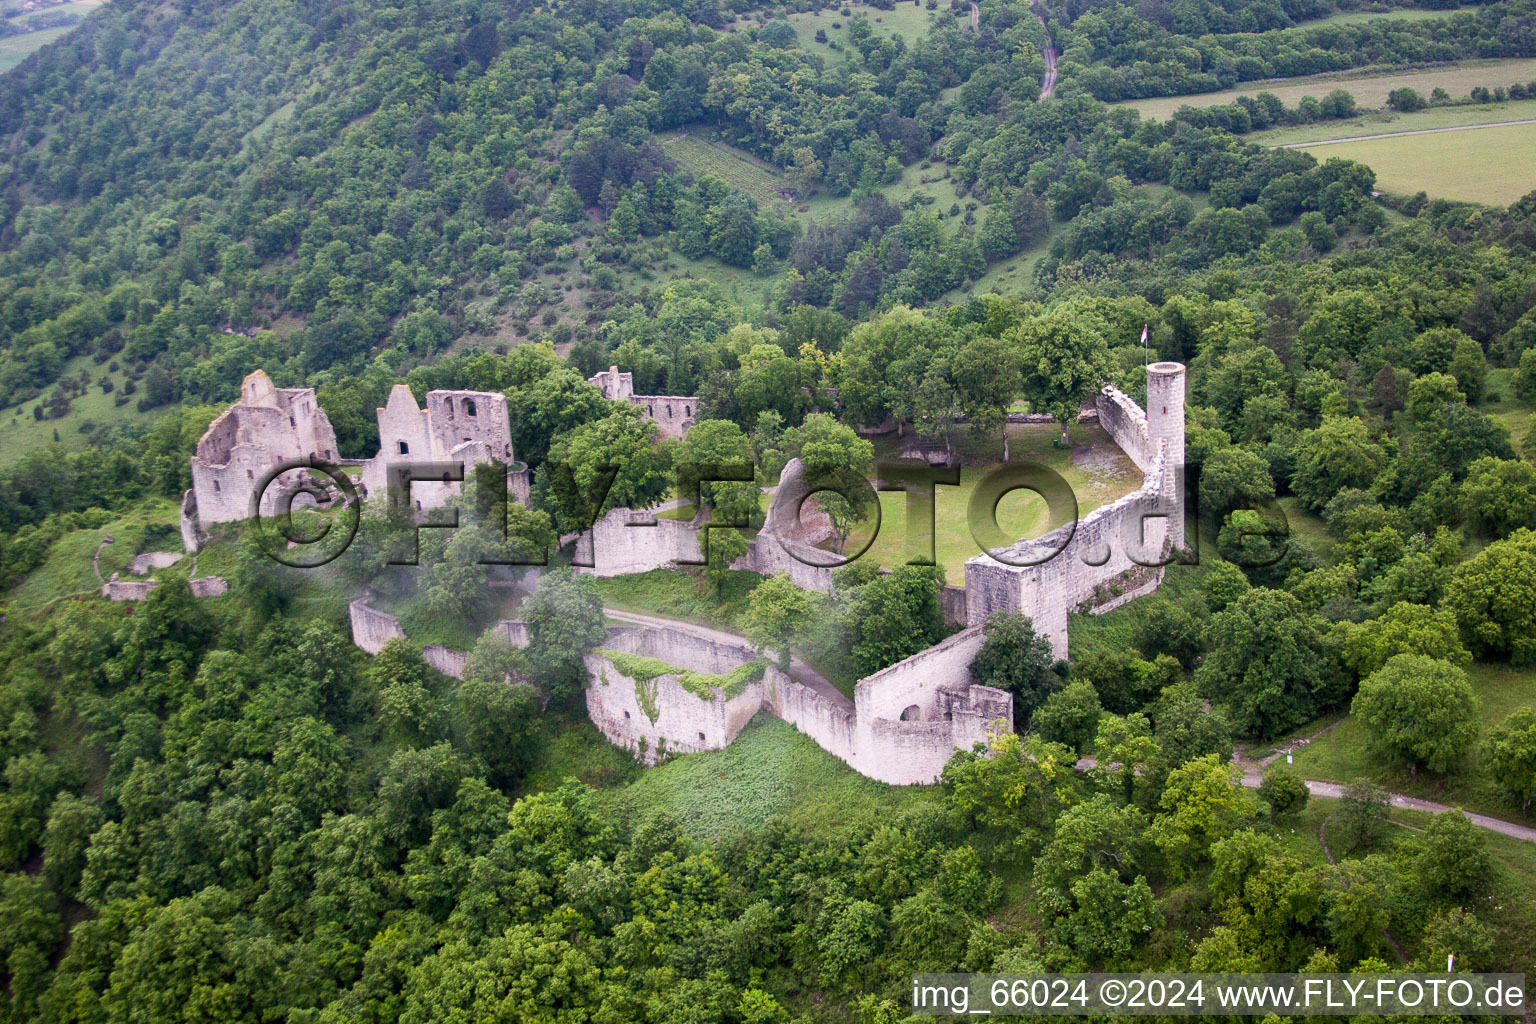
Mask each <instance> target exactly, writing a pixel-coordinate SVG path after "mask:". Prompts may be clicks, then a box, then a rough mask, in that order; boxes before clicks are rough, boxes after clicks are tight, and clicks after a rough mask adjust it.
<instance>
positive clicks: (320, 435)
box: [182, 370, 529, 549]
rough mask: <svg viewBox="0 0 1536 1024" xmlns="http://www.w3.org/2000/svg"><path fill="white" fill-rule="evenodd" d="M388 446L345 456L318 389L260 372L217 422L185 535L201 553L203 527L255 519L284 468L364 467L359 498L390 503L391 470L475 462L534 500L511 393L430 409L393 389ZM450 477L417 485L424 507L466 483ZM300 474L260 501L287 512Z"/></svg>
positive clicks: (383, 426)
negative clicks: (516, 444) (493, 466)
mask: <svg viewBox="0 0 1536 1024" xmlns="http://www.w3.org/2000/svg"><path fill="white" fill-rule="evenodd" d="M377 414H378V422H379V440H380V447H379V451H378V453H377V454H375V455H374V456H373V457H372V458H369V459H348V458H343V457H341V455H340V453H339V452H338V451H337V449H336V433H335V431H334V430H332V429H331V421H330V419H329V417H327V416H326V414H325V410H324V409H321V408H320V405H319V402H318V401H316V398H315V391H314V389H313V388H277V387H273V385H272V381H271V379H270V378H269V377H268V376H267V375H266V374H265V373H264V372H262V371H261V370H256V371H255V372H253V373H251V374H250V375H249V376H247V377H246V378H245V380H244V382H242V383H241V385H240V399H239V401H237V402H236V403H235V404H234V405H232V406H230V407H229V408H228V409H226V410H225V411H224V412H223V413H221V414H220V415H219V417H218V418H217V419H215V420H214V421H213V423H212V424H210V425H209V427H208V430H207V431H206V432H205V433H204V434H203V436H202V438H201V439H200V440H199V441H198V443H197V453H196V454H195V455H194V456H193V457H192V489H191V490H190V491H189V492H188V493H187V495H186V496H184V497H183V500H182V538H183V540H184V542H185V543H186V545H187V547H188V548H189V549H195V548H196V546H197V542H198V541H197V539H198V536H199V533H200V529H201V527H203V526H206V525H207V524H209V523H230V522H237V521H239V520H243V519H249V518H250V517H251V513H252V502H253V501H255V500H256V497H257V494H258V492H259V491H260V489H261V488H262V487H263V486H264V485H265V484H266V482H267V478H268V477H269V475H270V474H271V472H272V470H273V469H275V468H276V467H278V466H281V465H284V464H289V463H294V462H298V461H302V460H313V461H317V462H323V463H329V464H331V465H334V466H341V467H355V468H357V469H358V470H360V477H361V479H360V483H359V487H358V491H359V495H358V496H359V497H360V498H362V499H364V500H369V499H382V498H383V497H384V496H385V494H386V489H387V487H388V485H389V483H390V469H391V468H392V467H399V466H402V465H403V464H406V463H410V464H411V465H412V466H413V467H414V468H415V470H416V472H417V473H420V472H421V467H422V466H423V464H428V463H440V464H448V465H452V464H460V465H462V467H463V468H462V473H463V475H466V476H467V475H468V474H469V473H470V472H471V471H472V469H473V467H474V466H476V465H480V464H484V463H490V462H497V463H501V464H503V465H505V466H507V468H508V474H507V486H508V490H509V491H511V493H512V494H513V496H514V497H516V498H517V499H518V500H520V501H523V502H525V503H526V502H527V500H528V486H529V473H528V468H527V467H526V466H524V465H523V464H522V463H520V462H518V461H517V459H516V453H515V452H513V450H512V426H511V422H510V421H509V419H508V417H507V399H506V396H505V395H502V394H498V393H496V392H494V391H429V392H428V393H427V407H426V408H425V409H422V408H421V407H419V406H418V405H417V404H416V399H415V397H414V396H412V394H411V389H410V388H408V387H407V386H405V385H404V384H397V385H395V387H394V389H393V390H391V391H390V394H389V400H388V402H387V403H386V404H385V406H384V408H382V409H379V410H378V411H377ZM448 475H449V479H448V480H447V481H444V480H442V479H437V478H433V479H427V480H420V481H413V482H412V483H411V501H412V504H413V505H414V506H415V508H416V509H418V510H420V509H430V508H436V507H438V506H441V505H442V504H443V503H444V502H445V501H447V500H448V498H449V496H450V495H453V494H457V493H458V492H459V489H460V486H461V485H460V484H459V483H458V482H457V481H456V480H455V479H454V478H455V477H457V476H459V475H460V474H459V472H456V471H449V473H448ZM298 480H299V474H298V473H297V472H289V473H283V474H281V475H280V476H279V477H278V478H277V486H275V487H271V488H268V489H267V490H266V492H265V493H263V494H262V495H261V501H262V512H263V514H266V515H271V514H273V513H274V512H275V511H277V510H278V508H279V505H278V502H279V495H281V494H282V488H283V485H284V484H287V485H289V486H293V485H294V484H296V483H297V482H298Z"/></svg>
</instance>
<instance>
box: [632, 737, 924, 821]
mask: <svg viewBox="0 0 1536 1024" xmlns="http://www.w3.org/2000/svg"><path fill="white" fill-rule="evenodd" d="M612 799H613V800H614V801H615V802H617V803H618V804H620V805H621V806H622V807H624V808H625V809H626V810H629V811H630V812H631V813H633V814H634V815H636V816H637V817H644V816H645V815H647V814H651V813H655V812H657V811H666V812H669V813H671V814H674V815H676V816H677V817H678V818H679V819H680V820H681V821H682V822H683V827H684V828H685V829H686V830H687V832H688V834H689V835H692V836H696V837H700V838H712V837H715V836H721V835H726V834H728V833H730V832H733V831H739V830H742V829H749V828H753V827H755V826H758V825H761V824H763V823H764V822H766V821H767V820H768V819H770V818H772V817H774V816H776V815H785V816H787V817H788V818H790V819H791V820H792V821H796V822H803V823H805V824H808V825H813V826H828V827H830V826H842V825H846V824H847V823H848V822H850V821H853V820H857V819H860V818H886V817H889V816H890V815H891V814H892V813H893V812H896V811H899V810H901V809H903V808H905V807H911V806H915V805H919V804H924V803H937V802H938V801H940V800H941V799H942V794H941V792H940V790H939V789H938V787H935V786H905V787H897V786H888V785H886V784H885V783H883V782H876V781H874V780H873V779H867V778H865V777H864V776H862V775H860V774H859V773H858V772H856V771H854V770H853V769H852V768H849V767H848V766H847V765H846V764H844V763H843V762H842V761H839V760H838V759H837V758H835V757H833V756H832V755H831V754H829V753H827V752H826V751H825V750H822V749H821V747H819V746H817V745H816V741H815V740H813V739H811V738H810V737H809V736H806V735H805V734H803V733H801V732H800V731H798V730H797V729H795V727H794V726H792V725H790V724H788V723H787V722H782V721H780V720H779V719H777V718H774V717H772V716H771V715H768V714H759V715H758V716H757V717H755V718H754V719H753V720H752V722H751V723H750V724H749V725H748V726H747V727H746V729H744V730H742V733H741V735H739V736H737V737H736V740H735V742H733V743H732V744H731V745H730V746H729V747H726V748H725V749H724V750H716V751H710V752H708V753H703V754H686V755H684V756H682V757H679V758H677V759H676V760H673V761H670V762H668V763H667V764H664V765H661V766H660V767H657V768H653V769H651V770H650V771H647V772H645V773H643V774H642V775H641V776H640V777H639V778H638V779H636V780H635V781H634V782H632V783H630V784H629V785H628V786H626V787H625V788H624V789H623V790H620V791H619V792H617V793H615V794H613V795H612Z"/></svg>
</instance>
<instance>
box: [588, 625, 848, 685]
mask: <svg viewBox="0 0 1536 1024" xmlns="http://www.w3.org/2000/svg"><path fill="white" fill-rule="evenodd" d="M603 614H604V615H606V616H608V618H610V619H612V620H614V621H615V622H623V623H628V624H630V625H634V626H655V627H657V628H661V629H675V630H678V631H679V632H683V633H692V634H693V635H694V636H698V637H702V638H704V639H705V640H709V641H712V642H715V643H728V644H746V645H747V646H749V647H750V646H751V642H750V641H749V640H747V639H746V638H745V637H743V636H739V635H737V634H735V633H727V632H726V631H725V630H723V629H711V628H710V627H708V626H701V625H699V624H698V623H696V622H684V621H682V620H681V619H665V618H662V617H661V616H660V615H642V614H640V613H639V612H624V611H619V610H618V609H617V608H606V609H604V610H603ZM789 676H790V678H791V679H793V680H795V682H797V683H800V684H802V685H804V686H808V687H810V688H811V689H813V690H815V691H816V692H817V693H820V694H821V695H822V696H824V697H826V698H827V699H828V700H830V701H832V702H833V703H834V704H837V705H838V706H840V707H847V708H849V709H852V707H853V701H851V700H849V699H848V698H847V697H845V696H844V695H843V692H842V691H841V690H839V689H838V688H837V687H835V686H833V685H832V684H831V683H830V682H829V681H828V680H827V677H826V676H824V675H822V674H821V673H820V672H817V671H816V670H815V669H814V668H812V667H811V666H809V665H807V664H806V663H805V662H803V661H801V660H800V659H799V658H791V659H790V663H789Z"/></svg>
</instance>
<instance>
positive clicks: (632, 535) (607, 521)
mask: <svg viewBox="0 0 1536 1024" xmlns="http://www.w3.org/2000/svg"><path fill="white" fill-rule="evenodd" d="M703 522H704V520H703V519H702V518H701V517H695V518H694V519H693V521H691V522H690V521H685V520H682V519H658V518H657V517H656V516H654V515H653V514H652V513H650V512H645V511H635V510H634V509H627V508H616V509H613V510H612V511H610V512H609V513H608V514H607V515H605V516H603V518H601V519H599V520H598V521H597V522H596V523H595V524H593V527H592V529H591V531H590V532H589V533H588V535H587V537H585V538H583V539H582V540H581V542H580V543H581V544H582V545H583V549H582V553H583V554H584V555H588V556H590V559H591V562H592V565H591V566H590V567H587V568H583V569H580V570H579V571H581V572H584V573H588V574H591V575H593V576H627V575H630V574H632V573H641V572H649V571H650V570H652V569H657V568H660V567H662V566H670V565H676V564H678V563H689V562H692V563H698V562H702V561H703V556H702V555H701V554H700V551H699V531H700V529H701V528H702V526H703Z"/></svg>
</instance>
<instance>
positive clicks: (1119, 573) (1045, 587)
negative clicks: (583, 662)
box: [580, 363, 1185, 658]
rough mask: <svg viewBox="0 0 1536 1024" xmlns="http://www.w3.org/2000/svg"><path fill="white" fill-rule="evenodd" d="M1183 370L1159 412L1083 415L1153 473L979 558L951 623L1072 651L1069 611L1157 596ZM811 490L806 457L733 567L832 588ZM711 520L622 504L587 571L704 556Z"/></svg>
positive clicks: (1154, 370) (1178, 476)
mask: <svg viewBox="0 0 1536 1024" xmlns="http://www.w3.org/2000/svg"><path fill="white" fill-rule="evenodd" d="M1184 374H1185V371H1184V367H1183V366H1182V365H1181V364H1179V363H1153V364H1152V365H1151V366H1149V367H1148V368H1147V388H1148V395H1149V402H1148V404H1149V406H1150V407H1151V409H1152V412H1151V415H1150V416H1149V415H1148V413H1147V412H1146V411H1144V410H1142V408H1141V407H1140V406H1138V405H1137V404H1136V403H1135V401H1133V400H1132V399H1131V398H1130V397H1129V396H1128V395H1126V394H1125V393H1124V392H1122V391H1119V390H1117V389H1115V388H1112V387H1106V388H1104V389H1103V391H1101V392H1100V393H1099V394H1098V395H1097V396H1096V398H1095V400H1094V404H1093V408H1092V409H1085V410H1084V418H1090V416H1096V418H1097V419H1098V421H1099V424H1100V425H1101V426H1102V427H1103V428H1104V429H1105V431H1106V432H1107V433H1108V434H1109V436H1110V437H1111V438H1112V439H1113V440H1114V442H1115V443H1116V444H1117V445H1118V446H1119V447H1120V448H1121V449H1122V450H1124V451H1125V453H1126V455H1127V456H1128V457H1129V458H1130V459H1131V461H1132V462H1133V463H1135V465H1136V466H1137V468H1139V469H1140V470H1141V471H1142V473H1143V474H1144V476H1143V479H1142V485H1141V487H1140V488H1138V489H1137V490H1135V491H1133V492H1132V493H1130V494H1127V495H1125V496H1123V497H1121V498H1119V499H1118V500H1116V501H1114V502H1112V503H1110V504H1108V505H1104V506H1102V507H1100V508H1097V509H1095V510H1093V511H1092V512H1090V513H1088V514H1087V515H1086V516H1084V517H1083V518H1082V519H1079V520H1076V521H1075V522H1073V523H1070V524H1066V525H1064V526H1061V527H1058V528H1057V529H1055V530H1053V531H1051V532H1049V533H1047V534H1045V535H1044V536H1042V537H1038V538H1034V539H1031V540H1021V541H1018V542H1016V543H1015V544H1013V545H1010V546H1009V547H1008V548H1006V549H1003V550H1002V551H999V552H998V554H999V555H1000V556H1001V558H1002V560H999V559H998V558H994V557H993V556H992V555H989V554H979V555H977V556H976V557H974V558H972V559H970V560H969V561H968V562H966V565H965V589H964V591H963V593H962V592H956V591H954V589H953V588H950V590H947V591H946V593H945V611H946V616H947V617H949V618H950V619H951V621H956V622H962V623H965V624H966V625H969V626H977V625H980V624H981V623H983V622H985V621H986V619H987V617H988V616H989V615H991V614H992V613H994V612H1000V611H1001V612H1022V613H1023V614H1025V615H1028V616H1029V617H1030V619H1031V620H1032V621H1033V623H1034V626H1035V629H1036V630H1037V631H1038V632H1039V633H1041V634H1042V635H1044V636H1047V637H1048V638H1049V639H1050V641H1051V647H1052V650H1053V651H1054V652H1055V654H1056V656H1057V657H1059V658H1065V657H1066V656H1067V615H1068V613H1069V612H1071V611H1073V610H1076V609H1078V608H1080V607H1081V608H1083V609H1084V610H1091V611H1095V612H1104V611H1108V610H1110V609H1111V608H1114V607H1118V606H1119V605H1120V604H1123V603H1124V602H1126V601H1128V600H1131V599H1133V598H1135V597H1140V596H1142V595H1143V594H1148V593H1151V592H1152V591H1154V590H1156V589H1157V587H1158V585H1159V584H1160V583H1161V582H1162V578H1163V572H1162V563H1163V562H1165V561H1167V559H1168V557H1169V555H1170V553H1171V552H1172V551H1173V550H1175V549H1177V548H1182V547H1183V546H1184V480H1183V477H1184ZM809 494H810V490H809V485H808V484H807V483H806V481H805V479H804V472H803V470H802V468H801V466H800V463H799V460H791V461H790V463H789V465H787V466H786V467H785V468H784V472H783V474H782V475H781V476H780V480H779V486H778V488H777V489H776V490H775V492H774V495H773V500H772V501H771V502H770V504H769V509H768V514H767V517H766V518H765V520H764V523H763V529H762V530H760V531H759V532H758V534H757V537H756V538H755V539H754V540H753V541H752V542H751V543H750V544H749V547H748V551H747V554H746V555H744V556H742V558H740V559H739V560H738V561H736V562H735V563H733V566H732V567H733V568H736V569H746V570H749V571H752V572H759V573H762V574H764V575H772V574H773V573H775V572H781V571H782V572H788V573H789V574H790V577H791V578H792V579H793V580H794V582H795V583H796V585H797V586H800V587H802V588H804V589H806V590H818V591H821V592H823V593H826V592H829V591H830V590H831V589H832V582H831V566H833V565H836V564H837V561H838V560H837V559H836V557H835V556H834V555H833V554H832V552H830V551H827V550H826V549H825V548H823V547H819V546H818V545H821V544H825V543H826V541H827V540H828V539H829V538H830V537H831V536H832V533H831V525H830V523H829V522H828V521H827V519H826V517H825V516H824V515H821V514H819V513H814V512H811V511H810V509H811V507H812V506H807V505H805V504H804V502H805V499H806V497H807V496H808V495H809ZM705 522H707V516H705V515H703V514H701V515H700V516H698V517H695V518H694V520H693V521H692V522H687V521H684V520H677V519H660V518H656V517H654V516H652V515H651V514H649V513H647V512H637V511H634V510H632V509H614V510H612V511H611V512H609V513H608V514H607V515H606V516H604V517H603V518H602V519H601V520H600V521H599V522H598V523H597V524H596V525H595V526H594V527H593V529H592V531H591V539H590V545H591V546H590V548H584V549H583V554H584V555H588V554H589V555H590V557H583V558H581V559H580V561H582V562H585V563H587V564H588V566H589V567H588V568H586V569H584V570H582V571H586V572H590V573H592V574H594V575H597V576H622V575H628V574H631V573H640V572H646V571H649V570H651V569H656V568H661V567H663V566H670V565H680V564H698V563H700V562H701V561H702V557H701V554H700V543H699V535H700V532H701V531H702V530H703V528H704V524H705Z"/></svg>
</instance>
